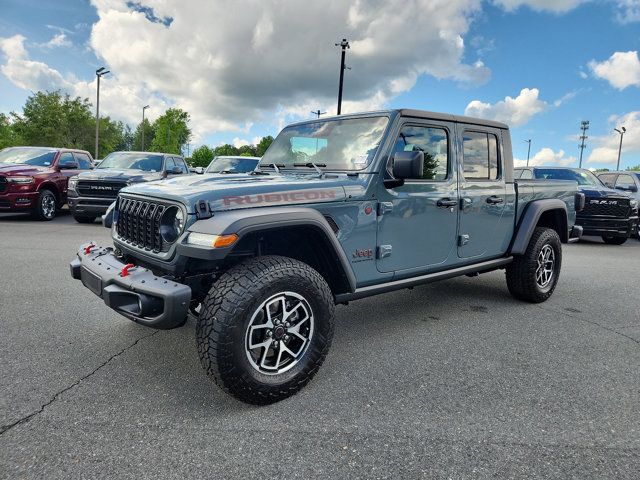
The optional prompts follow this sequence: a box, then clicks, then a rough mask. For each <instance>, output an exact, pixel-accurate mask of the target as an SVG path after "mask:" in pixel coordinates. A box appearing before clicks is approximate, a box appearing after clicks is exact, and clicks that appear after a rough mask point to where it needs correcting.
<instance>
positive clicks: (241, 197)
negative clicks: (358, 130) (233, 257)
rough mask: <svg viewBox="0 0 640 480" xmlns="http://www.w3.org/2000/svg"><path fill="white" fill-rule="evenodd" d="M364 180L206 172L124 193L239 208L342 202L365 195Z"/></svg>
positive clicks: (218, 208)
mask: <svg viewBox="0 0 640 480" xmlns="http://www.w3.org/2000/svg"><path fill="white" fill-rule="evenodd" d="M364 190H365V189H364V186H363V184H362V181H361V180H360V181H358V180H356V179H354V178H350V177H347V175H344V174H337V175H336V174H327V176H326V177H323V178H318V177H317V176H316V175H315V174H295V173H283V174H270V175H249V174H238V175H229V174H222V175H219V174H204V175H189V176H185V177H178V178H172V179H170V180H165V181H162V182H153V183H148V184H143V185H134V186H131V187H127V188H125V189H123V190H121V193H133V194H138V195H144V196H150V197H157V198H163V199H169V200H174V201H177V202H180V203H183V204H185V205H186V206H187V209H188V210H189V213H194V212H195V205H196V203H198V202H199V201H200V200H205V201H207V202H208V203H209V206H210V208H211V210H212V211H222V210H236V209H240V208H254V207H273V206H278V205H301V204H308V203H325V202H340V201H344V200H345V199H346V198H347V194H346V191H348V192H349V197H350V198H352V197H356V196H359V195H364Z"/></svg>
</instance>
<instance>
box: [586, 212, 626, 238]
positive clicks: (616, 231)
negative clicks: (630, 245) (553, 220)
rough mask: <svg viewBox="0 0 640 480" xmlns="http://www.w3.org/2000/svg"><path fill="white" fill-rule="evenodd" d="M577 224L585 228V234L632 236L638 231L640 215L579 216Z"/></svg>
mask: <svg viewBox="0 0 640 480" xmlns="http://www.w3.org/2000/svg"><path fill="white" fill-rule="evenodd" d="M576 224H577V225H580V226H581V227H582V228H583V230H584V233H583V234H584V235H593V236H603V235H604V236H611V237H630V236H633V235H635V234H636V232H637V231H638V217H637V216H633V217H629V218H596V217H578V218H577V219H576Z"/></svg>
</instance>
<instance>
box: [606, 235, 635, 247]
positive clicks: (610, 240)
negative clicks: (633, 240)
mask: <svg viewBox="0 0 640 480" xmlns="http://www.w3.org/2000/svg"><path fill="white" fill-rule="evenodd" d="M628 238H629V237H607V236H604V235H603V236H602V241H603V242H604V243H606V244H607V245H622V244H623V243H625V242H626V241H627V239H628Z"/></svg>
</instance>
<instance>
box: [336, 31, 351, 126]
mask: <svg viewBox="0 0 640 480" xmlns="http://www.w3.org/2000/svg"><path fill="white" fill-rule="evenodd" d="M336 47H340V48H341V49H342V54H341V56H340V86H339V87H338V115H340V112H341V111H342V84H343V83H344V69H345V65H344V58H345V55H346V51H347V48H351V47H350V46H349V42H347V39H346V38H343V39H342V41H341V42H340V43H336Z"/></svg>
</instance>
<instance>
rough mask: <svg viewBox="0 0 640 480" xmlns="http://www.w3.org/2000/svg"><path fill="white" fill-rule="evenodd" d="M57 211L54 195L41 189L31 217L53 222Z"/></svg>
mask: <svg viewBox="0 0 640 480" xmlns="http://www.w3.org/2000/svg"><path fill="white" fill-rule="evenodd" d="M57 210H58V201H57V199H56V195H55V194H54V193H53V192H52V191H51V190H47V189H46V188H43V189H42V190H40V195H39V196H38V200H37V204H36V206H35V207H34V209H33V216H34V218H36V219H38V220H45V221H49V220H53V219H54V218H55V216H56V211H57Z"/></svg>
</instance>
